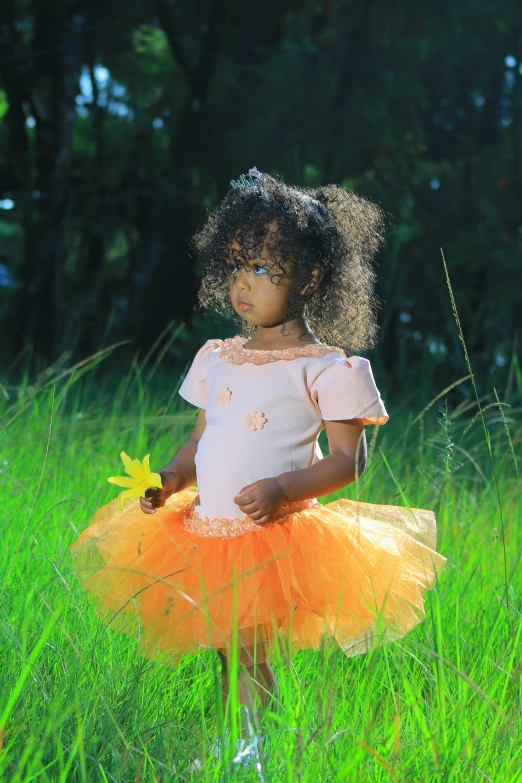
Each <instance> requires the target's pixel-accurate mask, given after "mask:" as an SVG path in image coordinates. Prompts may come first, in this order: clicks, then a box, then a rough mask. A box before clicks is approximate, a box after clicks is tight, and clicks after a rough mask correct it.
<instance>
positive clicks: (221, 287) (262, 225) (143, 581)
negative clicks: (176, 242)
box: [71, 169, 446, 706]
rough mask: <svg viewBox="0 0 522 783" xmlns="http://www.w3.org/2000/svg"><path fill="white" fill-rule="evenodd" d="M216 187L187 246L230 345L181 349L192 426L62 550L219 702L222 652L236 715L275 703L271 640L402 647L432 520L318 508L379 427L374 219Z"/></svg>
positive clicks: (103, 606)
mask: <svg viewBox="0 0 522 783" xmlns="http://www.w3.org/2000/svg"><path fill="white" fill-rule="evenodd" d="M232 184H233V185H234V187H233V188H232V189H231V190H230V192H229V193H228V194H227V195H226V197H225V198H224V200H223V202H222V203H221V205H220V206H219V207H218V209H217V210H216V211H215V212H214V213H213V214H211V215H210V217H209V219H208V221H207V223H206V225H205V226H204V227H203V228H202V229H201V231H200V232H199V233H198V234H197V235H196V237H195V240H194V249H195V253H196V256H197V260H198V262H199V264H200V268H201V270H202V272H203V280H202V285H201V290H200V302H201V304H202V305H203V306H204V307H208V308H215V309H217V310H220V309H222V308H228V309H232V310H233V312H234V314H235V317H236V320H237V321H238V322H239V325H240V327H241V334H238V335H237V336H236V337H233V338H229V339H226V340H220V339H213V340H208V341H207V342H206V343H205V344H204V345H203V346H202V347H201V349H200V350H199V351H198V353H197V354H196V356H195V358H194V361H193V363H192V366H191V368H190V370H189V372H188V374H187V376H186V377H185V379H184V381H183V384H182V386H181V388H180V390H179V393H180V395H181V396H182V397H183V398H184V399H185V400H187V401H188V402H189V403H191V404H192V405H194V406H195V407H196V408H198V409H199V412H198V415H197V420H196V425H195V427H194V430H193V432H192V434H191V436H190V437H189V439H188V440H187V442H186V443H184V444H183V445H182V446H181V448H180V449H179V450H178V451H177V453H176V454H175V456H174V457H173V459H172V460H171V461H170V462H169V463H168V465H166V466H165V467H164V468H163V469H162V470H161V471H160V475H161V479H162V484H163V488H162V489H161V490H148V491H147V492H146V493H145V494H146V497H143V498H140V500H139V501H137V500H136V501H134V502H133V503H131V504H130V505H129V506H128V507H127V508H126V509H125V510H124V511H123V512H122V511H120V510H119V508H118V504H117V501H116V500H114V501H112V502H111V503H109V504H108V505H106V506H104V507H103V508H101V509H100V510H99V511H98V512H97V514H96V517H95V519H94V521H93V522H92V524H91V525H90V527H88V528H87V529H86V530H85V531H84V532H83V533H82V535H81V536H80V538H79V539H78V540H77V541H76V542H75V543H74V544H73V545H72V547H71V549H72V555H73V559H74V566H75V569H76V573H77V574H78V576H79V577H80V578H81V579H82V580H83V582H84V585H85V587H86V588H88V590H89V591H91V593H92V594H93V595H94V596H95V597H96V598H95V600H97V603H98V612H99V614H100V617H101V619H102V620H103V621H104V622H106V623H107V624H109V625H110V626H111V627H113V628H117V629H119V630H120V631H123V632H125V633H129V634H134V635H136V637H137V638H138V639H139V646H138V649H139V651H140V652H141V653H142V654H143V655H145V656H147V657H149V658H152V659H154V660H157V661H161V662H164V663H167V664H170V665H172V666H176V665H177V664H178V662H179V661H180V658H181V657H182V656H183V655H184V654H186V653H196V652H197V651H198V650H200V649H201V648H211V649H215V650H217V651H218V653H219V656H220V659H221V662H222V666H223V678H222V683H223V697H224V699H226V696H227V692H228V688H229V680H228V666H227V662H228V661H229V657H230V655H231V654H232V650H233V649H234V647H235V649H236V650H237V651H238V658H239V662H240V664H241V666H240V669H239V682H238V687H239V697H240V701H241V702H242V703H243V704H245V705H250V706H252V704H253V699H254V697H255V695H256V693H255V691H257V694H258V695H259V696H260V697H261V699H262V701H264V702H265V703H266V700H267V699H268V697H269V695H270V694H271V693H273V692H274V691H275V689H276V681H275V678H274V673H273V671H272V669H271V667H270V664H269V661H270V657H271V653H272V652H273V649H274V646H275V644H276V642H282V643H283V645H282V647H283V649H285V650H288V649H290V650H296V649H302V648H313V649H318V648H319V646H320V644H321V641H322V640H323V639H325V638H326V639H332V638H333V639H335V640H336V642H337V643H338V644H339V645H340V647H341V648H342V649H343V651H344V652H345V653H346V655H348V656H352V655H357V654H359V653H365V652H367V651H368V650H369V649H370V647H371V646H373V647H375V646H378V645H381V644H383V643H385V642H388V641H390V640H392V639H397V638H399V637H402V636H404V635H405V634H406V633H407V632H408V631H410V630H411V629H412V628H413V627H414V626H416V625H417V624H418V623H419V622H421V621H422V620H423V619H424V617H425V614H424V601H423V597H424V595H425V594H426V592H427V591H428V590H429V589H430V588H431V587H432V586H433V585H434V583H435V581H436V579H437V577H438V575H439V574H440V572H441V571H442V569H443V567H444V564H445V562H446V559H445V558H444V557H442V556H441V555H439V554H437V552H436V551H435V546H436V525H435V518H434V515H433V513H432V512H430V511H423V510H419V509H407V508H400V507H394V506H377V505H373V504H368V503H359V502H354V501H350V500H346V499H339V500H336V501H335V502H332V503H328V504H325V505H323V504H321V503H319V502H318V500H317V499H318V498H319V497H321V496H324V495H329V494H330V493H333V492H337V491H338V490H341V489H343V487H345V486H346V485H348V484H350V483H351V482H352V481H354V480H356V477H357V476H358V475H359V476H360V475H361V474H362V472H363V471H364V468H365V463H366V441H365V435H364V427H365V425H368V424H384V423H385V422H386V421H387V420H388V414H387V413H386V410H385V407H384V404H383V402H382V400H381V398H380V395H379V392H378V390H377V387H376V385H375V382H374V379H373V375H372V371H371V368H370V363H369V362H368V360H367V359H363V358H360V357H358V356H353V355H351V354H352V353H353V352H354V351H357V350H360V349H362V348H367V347H368V346H370V345H371V344H372V343H373V342H374V337H375V331H376V330H375V320H374V300H373V297H372V288H373V282H374V273H373V271H372V268H371V266H370V262H371V259H372V257H373V255H374V254H375V252H376V250H377V249H378V247H379V245H380V243H381V239H382V234H381V229H382V218H381V213H380V211H379V209H378V208H377V207H376V206H375V205H374V204H372V203H371V202H369V201H367V200H365V199H363V198H360V197H358V196H356V195H354V194H353V193H350V192H347V191H345V190H343V189H341V188H339V187H337V186H333V185H330V186H327V187H322V188H319V189H318V190H315V191H312V190H306V189H301V188H296V187H289V186H287V185H285V184H284V183H283V182H282V181H281V180H279V179H277V178H274V177H271V176H268V175H267V174H260V173H259V172H258V171H257V169H251V170H250V172H249V175H248V176H243V177H241V178H240V180H239V181H238V182H236V183H232ZM344 349H346V350H347V351H348V352H349V353H348V358H347V356H346V353H345V350H344ZM323 429H325V430H326V435H327V438H328V444H329V452H330V453H329V456H327V457H324V458H323V456H322V454H321V450H320V448H319V444H318V436H319V433H320V432H321V431H322V430H323ZM196 481H197V485H198V487H197V489H196V488H195V487H194V486H193V484H194V483H195V482H196Z"/></svg>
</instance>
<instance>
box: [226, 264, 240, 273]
mask: <svg viewBox="0 0 522 783" xmlns="http://www.w3.org/2000/svg"><path fill="white" fill-rule="evenodd" d="M227 269H228V271H229V274H231V275H237V273H238V270H239V267H238V265H237V264H227Z"/></svg>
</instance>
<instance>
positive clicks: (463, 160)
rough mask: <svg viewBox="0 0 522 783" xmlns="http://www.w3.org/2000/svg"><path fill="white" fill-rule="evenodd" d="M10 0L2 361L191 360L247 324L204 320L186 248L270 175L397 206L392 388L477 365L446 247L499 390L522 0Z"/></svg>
mask: <svg viewBox="0 0 522 783" xmlns="http://www.w3.org/2000/svg"><path fill="white" fill-rule="evenodd" d="M0 8H1V11H0V13H1V16H0V44H1V49H0V122H1V126H0V207H1V209H0V341H1V347H0V367H1V368H2V369H3V370H4V371H5V372H6V373H11V374H12V373H13V372H15V371H16V370H20V371H21V368H22V367H23V366H24V362H27V361H29V360H30V362H31V363H32V366H34V367H38V366H40V367H43V366H45V365H46V363H47V364H48V363H52V362H56V361H57V360H58V361H67V362H68V361H74V360H78V359H81V358H83V357H86V356H88V355H89V354H91V353H93V352H95V351H97V350H99V349H100V348H101V347H103V346H107V345H110V344H112V343H114V342H116V341H119V340H124V339H128V340H130V342H129V343H128V344H127V345H125V346H122V347H120V348H118V349H117V352H116V353H117V354H118V357H119V360H120V361H123V362H125V361H128V360H129V358H130V357H131V356H134V355H135V354H136V352H139V353H140V355H141V356H143V355H144V354H146V353H147V351H149V350H150V348H151V345H152V344H153V342H154V341H155V340H156V338H158V337H159V336H160V335H161V334H162V333H163V335H164V341H165V347H166V350H165V352H164V356H163V361H164V362H166V363H167V366H169V363H170V364H171V365H172V368H173V369H174V368H175V367H176V366H178V365H179V366H180V367H181V366H183V365H184V363H186V362H187V361H189V360H190V359H191V358H192V356H193V352H194V351H195V350H196V349H197V348H198V347H199V346H200V345H201V343H202V341H204V340H205V339H207V338H208V337H225V336H227V335H228V334H231V333H234V329H233V327H232V326H231V325H230V324H228V323H227V322H219V321H216V319H215V318H212V317H209V316H206V315H204V314H203V315H202V314H201V313H197V314H195V312H194V306H195V304H196V291H197V286H198V278H197V271H198V270H197V269H196V268H195V267H194V264H193V262H192V260H191V259H190V258H189V256H188V251H187V242H188V239H189V237H190V236H191V234H192V233H193V232H194V230H195V229H196V228H197V227H198V226H200V225H201V223H202V222H203V221H204V219H205V214H206V211H207V210H208V209H210V208H212V207H213V206H215V205H216V203H217V202H218V200H219V199H220V198H221V197H222V196H223V194H224V193H225V192H226V190H227V187H228V183H229V180H230V179H232V178H234V179H235V178H237V177H238V176H239V175H240V174H241V173H242V172H246V171H247V170H248V168H250V167H251V166H254V165H256V166H257V167H258V168H259V169H260V170H261V171H267V172H271V173H279V174H281V175H283V176H284V177H285V178H286V179H287V180H288V181H289V182H292V183H296V184H306V185H312V186H315V185H319V184H322V183H327V182H337V183H340V184H342V185H344V186H346V187H349V188H352V189H354V190H356V191H357V192H358V193H360V194H361V195H366V196H368V197H370V198H372V199H374V200H376V201H377V202H378V203H379V204H380V205H381V206H382V207H383V208H384V210H386V212H388V213H389V214H390V216H391V217H390V219H391V224H392V225H391V226H390V228H389V229H388V232H387V244H386V247H385V249H384V250H383V251H382V252H381V253H380V255H379V258H378V260H377V263H378V266H377V269H378V274H379V282H378V290H377V293H378V295H379V297H380V298H381V299H382V300H383V301H384V303H385V304H384V305H383V307H382V309H381V311H380V316H379V321H380V325H381V332H380V342H379V346H378V348H377V350H376V351H374V352H373V353H372V354H371V357H372V362H373V363H375V364H377V366H378V372H379V378H380V381H381V382H380V385H382V379H383V378H384V379H385V384H386V385H387V388H388V389H398V388H404V387H407V388H410V389H412V390H414V391H415V392H416V393H419V394H421V395H423V396H427V395H432V394H436V393H438V392H439V391H441V390H442V389H443V388H444V387H445V386H446V385H448V384H450V383H452V382H454V381H455V380H456V379H457V378H459V377H461V376H463V375H465V374H466V372H467V369H466V364H465V361H464V358H463V352H462V348H461V345H460V342H459V336H458V331H457V328H456V324H455V321H454V319H453V316H452V310H451V299H450V296H449V292H448V288H447V285H446V280H445V273H444V267H443V263H442V256H441V248H442V250H443V252H444V256H445V258H446V261H447V265H448V269H449V274H450V278H451V282H452V286H453V291H454V295H455V300H456V304H457V308H458V311H459V315H460V320H461V324H462V328H463V331H464V336H465V339H466V343H467V348H468V351H469V354H470V358H471V361H472V365H473V368H474V371H475V372H476V374H477V381H478V383H479V388H480V389H486V390H490V389H491V387H492V386H495V387H496V388H497V389H499V390H501V389H502V387H503V386H505V384H506V378H507V374H508V372H507V371H508V367H509V365H510V363H511V360H512V355H513V352H515V353H516V339H517V328H518V325H519V324H520V309H521V305H522V301H521V290H522V273H521V268H522V264H521V260H522V252H521V250H522V215H521V198H522V172H521V147H522V135H521V111H522V10H521V5H520V3H519V2H518V1H517V2H515V0H512V1H511V2H509V0H508V1H507V2H504V3H503V4H500V3H498V2H493V1H492V0H491V1H487V0H458V2H455V0H452V1H451V2H446V0H441V2H425V3H421V2H419V0H415V1H414V0H402V1H401V2H393V3H391V2H389V0H337V2H335V0H314V2H310V1H309V0H249V2H244V0H228V1H227V0H183V1H181V0H178V1H177V2H176V0H155V1H153V0H142V1H138V0H104V1H103V2H102V0H90V2H79V1H78V2H73V1H72V0H52V1H51V0H3V2H1V3H0ZM172 322H173V323H172ZM183 323H186V324H187V325H188V329H187V330H184V331H181V332H179V329H180V327H181V325H182V324H183ZM169 324H170V326H169ZM173 330H174V331H173ZM175 330H178V332H179V336H178V337H176V338H175V339H174V336H175V334H178V332H176V331H175ZM169 336H170V337H169ZM158 350H161V343H160V347H158ZM64 352H66V353H65V354H64ZM458 393H459V394H461V395H466V394H468V393H470V387H469V385H467V384H463V385H461V386H460V387H459V392H458Z"/></svg>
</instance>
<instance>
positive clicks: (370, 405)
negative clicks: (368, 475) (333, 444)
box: [179, 335, 388, 519]
mask: <svg viewBox="0 0 522 783" xmlns="http://www.w3.org/2000/svg"><path fill="white" fill-rule="evenodd" d="M247 339H248V338H243V337H240V336H239V335H238V336H236V337H232V338H228V339H227V340H224V341H223V340H207V342H206V343H205V344H204V345H203V346H202V348H200V349H199V351H198V352H197V354H196V356H195V358H194V361H193V362H192V366H191V367H190V369H189V371H188V373H187V375H186V377H185V380H184V381H183V383H182V385H181V387H180V389H179V393H180V395H181V396H182V397H183V398H184V399H185V400H187V401H188V402H190V403H192V405H196V406H197V407H198V408H204V409H205V411H206V427H205V432H204V433H203V436H202V438H201V440H200V441H199V444H198V450H197V453H196V460H195V461H196V475H197V483H198V490H199V505H197V506H196V512H197V514H198V515H199V517H200V518H204V517H208V518H209V519H218V518H219V519H238V518H239V519H243V518H245V515H244V514H243V512H242V511H241V509H240V508H239V506H238V505H237V504H236V503H234V501H233V498H234V497H235V495H237V493H238V492H239V490H240V489H242V488H243V487H245V486H246V485H247V484H252V483H253V482H254V481H259V480H260V479H263V478H269V477H271V476H277V475H279V474H280V473H285V472H287V471H290V470H300V469H301V468H307V467H309V466H310V465H312V464H313V463H315V462H318V461H319V460H320V459H322V457H323V455H322V453H321V449H320V448H319V443H318V437H319V433H320V432H321V431H322V430H323V429H324V422H325V421H331V420H343V419H362V420H363V422H364V424H377V423H378V424H384V423H385V422H386V421H388V414H387V413H386V409H385V407H384V404H383V402H382V400H381V397H380V395H379V391H378V389H377V387H376V385H375V381H374V379H373V375H372V370H371V367H370V362H369V361H368V360H367V359H363V358H361V357H360V356H351V357H350V358H349V359H347V358H346V355H345V353H344V351H342V350H341V349H340V348H335V347H333V346H328V345H303V346H300V347H299V348H285V349H282V350H278V351H259V350H254V349H248V348H243V344H244V343H245V342H247Z"/></svg>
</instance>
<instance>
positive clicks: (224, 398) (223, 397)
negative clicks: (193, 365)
mask: <svg viewBox="0 0 522 783" xmlns="http://www.w3.org/2000/svg"><path fill="white" fill-rule="evenodd" d="M231 397H232V392H231V391H230V389H229V388H228V387H227V386H225V388H224V389H220V390H219V391H218V393H217V396H216V404H217V405H226V404H227V402H230V398H231Z"/></svg>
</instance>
